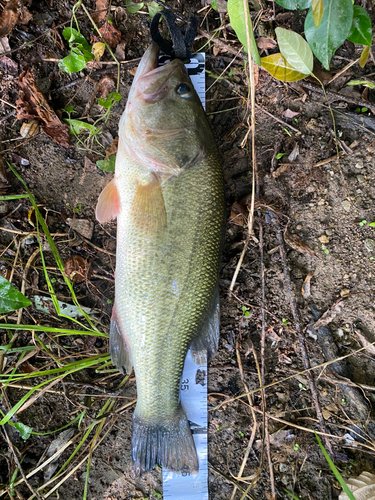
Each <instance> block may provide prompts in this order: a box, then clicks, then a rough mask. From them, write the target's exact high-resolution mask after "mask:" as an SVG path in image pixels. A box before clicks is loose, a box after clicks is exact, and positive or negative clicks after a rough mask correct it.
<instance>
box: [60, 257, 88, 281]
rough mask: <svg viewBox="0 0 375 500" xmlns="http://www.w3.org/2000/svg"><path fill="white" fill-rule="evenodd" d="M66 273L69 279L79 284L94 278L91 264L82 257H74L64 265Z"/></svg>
mask: <svg viewBox="0 0 375 500" xmlns="http://www.w3.org/2000/svg"><path fill="white" fill-rule="evenodd" d="M64 271H65V274H66V275H67V276H68V278H69V279H71V280H72V281H77V282H81V281H85V279H86V278H90V277H91V276H92V269H91V266H90V264H89V263H88V262H87V261H86V260H85V259H84V258H82V257H81V256H80V255H73V256H72V257H71V258H70V259H69V260H68V261H67V262H66V263H65V264H64Z"/></svg>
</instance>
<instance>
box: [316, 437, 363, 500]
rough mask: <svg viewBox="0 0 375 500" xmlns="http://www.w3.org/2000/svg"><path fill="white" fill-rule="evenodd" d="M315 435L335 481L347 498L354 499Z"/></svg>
mask: <svg viewBox="0 0 375 500" xmlns="http://www.w3.org/2000/svg"><path fill="white" fill-rule="evenodd" d="M315 437H316V440H317V441H318V444H319V446H320V449H321V450H322V453H323V455H324V457H325V459H326V460H327V462H328V465H329V466H330V468H331V471H332V472H333V473H334V475H335V477H336V479H337V481H338V482H339V483H340V485H341V488H342V489H343V490H344V493H345V494H346V495H347V496H348V498H349V500H356V498H355V496H354V495H353V493H352V492H351V491H350V489H349V487H348V485H347V484H346V482H345V481H344V479H343V477H342V475H341V474H340V472H339V471H338V470H337V469H336V466H335V464H334V463H333V462H332V460H331V457H330V456H329V455H328V453H327V452H326V450H325V448H324V446H323V445H322V442H321V441H320V439H319V436H318V434H316V433H315Z"/></svg>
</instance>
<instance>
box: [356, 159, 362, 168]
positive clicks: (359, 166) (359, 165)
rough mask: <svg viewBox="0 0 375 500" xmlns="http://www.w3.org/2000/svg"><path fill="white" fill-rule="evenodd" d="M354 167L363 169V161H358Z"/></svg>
mask: <svg viewBox="0 0 375 500" xmlns="http://www.w3.org/2000/svg"><path fill="white" fill-rule="evenodd" d="M355 167H356V168H363V160H359V161H358V162H357V163H356V164H355Z"/></svg>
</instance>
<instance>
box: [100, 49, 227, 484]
mask: <svg viewBox="0 0 375 500" xmlns="http://www.w3.org/2000/svg"><path fill="white" fill-rule="evenodd" d="M223 184H224V183H223V173H222V166H221V159H220V154H219V152H218V149H217V146H216V144H215V140H214V137H213V134H212V131H211V129H210V126H209V124H208V121H207V118H206V116H205V113H204V110H203V108H202V105H201V102H200V100H199V97H198V95H197V94H196V92H195V90H194V87H193V85H192V83H191V80H190V78H189V76H188V74H187V71H186V69H185V66H184V64H183V62H182V61H180V60H178V59H175V60H172V61H170V62H167V63H166V64H165V65H162V66H159V65H158V47H157V45H155V44H152V45H151V46H150V47H149V48H148V49H147V50H146V52H145V53H144V55H143V57H142V59H141V61H140V64H139V66H138V68H137V71H136V74H135V76H134V80H133V84H132V86H131V89H130V92H129V95H128V99H127V103H126V107H125V111H124V113H123V115H122V117H121V119H120V122H119V144H118V151H117V156H116V164H115V175H114V178H113V180H112V181H111V182H110V183H109V184H108V185H107V186H106V187H105V188H104V190H103V191H102V193H101V194H100V196H99V199H98V203H97V207H96V218H97V220H98V221H99V222H101V223H104V222H107V221H109V220H112V219H115V218H117V248H116V269H115V301H114V307H113V311H112V317H111V325H110V338H109V351H110V355H111V359H112V362H113V364H114V365H115V366H116V367H117V368H118V370H119V371H120V372H122V373H124V374H125V373H128V374H129V373H130V372H131V371H132V367H134V372H135V377H136V385H137V404H136V408H135V410H134V415H133V421H132V458H133V466H134V470H135V473H136V474H137V475H141V474H143V473H144V472H147V471H150V470H152V469H154V468H155V467H156V466H157V465H159V466H162V467H164V468H165V469H166V470H170V471H174V472H177V473H184V472H185V473H196V472H198V470H199V464H198V459H197V454H196V449H195V445H194V440H193V438H192V434H191V431H190V428H189V422H188V420H187V417H186V414H185V412H184V409H183V408H182V406H181V402H180V396H179V389H180V379H181V376H182V371H183V367H184V362H185V358H186V354H187V351H188V349H189V348H191V351H192V354H193V358H194V359H195V360H196V361H198V362H202V360H203V359H204V357H205V353H206V352H208V353H209V355H212V354H213V353H214V352H215V351H216V349H217V346H218V339H219V291H218V271H219V262H220V253H221V247H222V240H223V227H224V213H225V200H224V186H223Z"/></svg>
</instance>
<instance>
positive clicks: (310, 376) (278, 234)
mask: <svg viewBox="0 0 375 500" xmlns="http://www.w3.org/2000/svg"><path fill="white" fill-rule="evenodd" d="M274 217H275V218H274V226H275V228H276V237H277V241H278V243H279V250H280V257H281V261H282V264H283V271H284V277H285V288H286V293H287V296H288V298H289V303H290V309H291V311H292V316H293V321H294V327H295V330H296V333H297V335H298V340H299V344H300V347H301V353H302V361H303V365H304V367H305V369H306V370H307V372H306V375H307V378H308V380H309V386H310V391H311V396H312V399H313V402H314V406H315V411H316V415H317V417H318V420H319V424H320V427H321V429H322V431H323V432H326V426H325V423H324V418H323V414H322V410H321V408H320V403H319V398H318V393H317V390H316V387H315V382H314V377H313V374H312V372H311V370H310V368H311V365H310V359H309V355H308V352H307V348H306V344H305V339H304V337H303V335H302V329H301V325H300V322H299V318H298V312H297V304H296V300H295V297H294V295H293V293H292V286H291V279H290V273H289V269H288V264H287V260H286V251H285V245H284V237H283V232H282V230H281V228H280V226H279V224H278V222H277V220H276V216H274ZM325 443H326V447H327V449H328V451H329V453H330V454H331V455H332V454H333V451H332V447H331V443H330V441H329V440H328V439H327V438H326V439H325Z"/></svg>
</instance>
